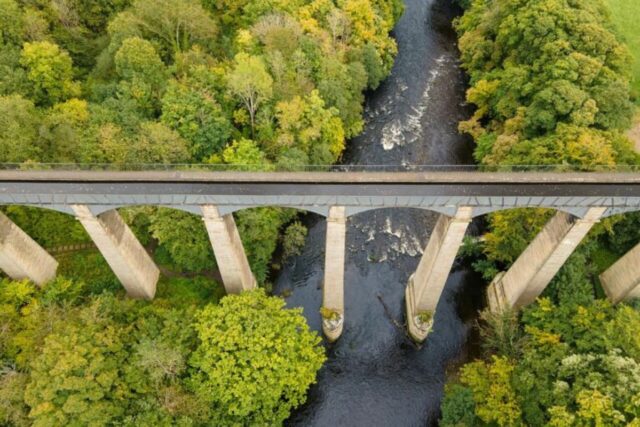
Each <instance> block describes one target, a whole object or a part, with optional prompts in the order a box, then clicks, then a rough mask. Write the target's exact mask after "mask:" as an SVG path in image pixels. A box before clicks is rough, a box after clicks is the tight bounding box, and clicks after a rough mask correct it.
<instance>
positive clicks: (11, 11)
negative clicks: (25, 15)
mask: <svg viewBox="0 0 640 427" xmlns="http://www.w3.org/2000/svg"><path fill="white" fill-rule="evenodd" d="M21 40H22V14H21V11H20V7H19V6H18V3H16V2H15V0H0V46H2V45H5V44H14V45H18V44H19V43H20V41H21Z"/></svg>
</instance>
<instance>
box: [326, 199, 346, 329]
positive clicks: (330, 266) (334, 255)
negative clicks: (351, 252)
mask: <svg viewBox="0 0 640 427" xmlns="http://www.w3.org/2000/svg"><path fill="white" fill-rule="evenodd" d="M346 234H347V216H346V209H345V208H344V207H343V206H332V207H331V208H330V209H329V216H328V217H327V242H326V248H325V249H326V250H325V255H324V257H325V258H324V283H323V285H322V317H323V319H322V330H323V332H324V334H325V336H326V337H327V339H328V340H329V341H335V340H337V339H338V338H339V337H340V335H341V334H342V328H343V326H344V261H345V244H346Z"/></svg>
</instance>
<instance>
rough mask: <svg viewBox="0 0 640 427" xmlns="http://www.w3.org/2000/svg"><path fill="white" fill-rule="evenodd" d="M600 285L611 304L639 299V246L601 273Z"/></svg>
mask: <svg viewBox="0 0 640 427" xmlns="http://www.w3.org/2000/svg"><path fill="white" fill-rule="evenodd" d="M600 283H601V284H602V288H603V289H604V292H605V293H606V294H607V297H609V299H610V300H611V301H612V302H613V303H618V302H620V301H623V300H629V299H633V298H640V244H638V245H636V246H635V247H634V248H633V249H631V250H630V251H629V252H627V253H626V254H625V255H624V256H623V257H622V258H620V259H619V260H618V261H616V262H615V263H614V264H613V265H612V266H611V267H609V268H608V269H607V270H606V271H605V272H604V273H602V274H601V275H600Z"/></svg>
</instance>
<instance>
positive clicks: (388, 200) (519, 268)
mask: <svg viewBox="0 0 640 427" xmlns="http://www.w3.org/2000/svg"><path fill="white" fill-rule="evenodd" d="M0 205H24V206H35V207H41V208H47V209H53V210H56V211H60V212H64V213H68V214H71V215H74V216H75V217H76V218H77V219H78V220H79V221H80V223H81V224H82V225H83V226H84V228H85V229H86V230H87V232H88V234H89V235H90V236H91V238H92V239H93V241H94V243H95V245H96V246H97V248H98V249H99V250H100V252H101V253H102V254H103V256H104V258H105V259H106V261H107V262H108V264H109V266H110V267H111V268H112V270H113V271H114V273H115V274H116V276H117V277H118V279H119V280H120V282H121V283H122V285H123V286H124V287H125V289H126V291H127V293H128V294H129V295H130V296H132V297H134V298H145V299H152V298H153V297H154V294H155V290H156V283H157V281H158V278H159V270H158V268H157V267H156V265H155V264H154V262H153V261H152V259H151V257H150V256H149V255H148V254H147V252H146V251H145V249H144V248H143V247H142V245H141V244H140V242H138V241H137V239H136V238H135V236H134V234H133V233H132V232H131V230H130V229H129V227H128V226H127V225H126V224H125V223H124V221H123V220H122V218H121V217H120V215H119V214H118V211H117V209H118V208H122V207H127V206H136V205H156V206H165V207H171V208H175V209H181V210H184V211H187V212H191V213H194V214H197V215H201V216H202V218H203V221H204V224H205V226H206V229H207V232H208V234H209V237H210V240H211V244H212V247H213V251H214V254H215V257H216V260H217V264H218V266H219V269H220V273H221V275H222V278H223V282H224V286H225V288H226V290H227V292H230V293H238V292H241V291H243V290H249V289H252V288H254V287H255V286H256V281H255V278H254V276H253V274H252V272H251V269H250V267H249V263H248V262H247V258H246V256H245V253H244V249H243V247H242V243H241V241H240V236H239V234H238V230H237V229H236V224H235V221H234V218H233V215H232V214H233V212H236V211H238V210H241V209H246V208H253V207H259V206H281V207H291V208H296V209H301V210H305V211H309V212H314V213H316V214H319V215H322V216H324V217H326V219H327V236H326V255H325V274H324V283H323V307H324V308H325V309H327V310H328V311H329V312H331V313H333V314H334V315H333V316H332V318H331V319H329V318H328V319H325V320H324V322H323V330H324V333H325V335H326V336H327V337H328V339H329V340H336V339H337V338H338V337H339V336H340V334H341V333H342V326H343V319H344V315H345V313H344V292H343V288H344V279H343V273H344V262H345V234H346V223H347V221H348V218H349V217H350V216H353V215H356V214H358V213H361V212H364V211H369V210H373V209H381V208H417V209H425V210H429V211H434V212H437V213H439V219H438V221H437V223H436V226H435V228H434V230H433V233H432V235H431V237H430V239H429V242H428V244H427V246H426V248H425V250H424V253H423V255H422V258H421V260H420V262H419V265H418V267H417V269H416V271H415V273H414V274H413V275H412V276H411V278H410V279H409V283H408V284H407V287H406V309H407V323H408V328H409V332H410V334H411V336H412V337H413V338H414V339H416V340H417V341H422V340H424V339H425V338H426V336H427V334H428V333H429V331H430V330H431V327H432V319H433V314H434V312H435V309H436V307H437V304H438V300H439V299H440V295H441V293H442V289H443V287H444V285H445V282H446V279H447V276H448V275H449V272H450V269H451V267H452V265H453V262H454V259H455V257H456V254H457V252H458V249H459V247H460V245H461V243H462V240H463V237H464V235H465V232H466V230H467V226H468V225H469V223H470V222H471V220H472V219H473V218H474V217H477V216H481V215H484V214H487V213H490V212H495V211H500V210H505V209H513V208H524V207H538V208H550V209H554V210H555V211H556V213H555V216H553V217H552V219H551V220H550V221H549V222H548V223H547V224H546V226H545V227H544V228H543V230H542V231H541V232H540V233H539V234H538V236H537V237H536V238H535V239H534V240H533V241H532V242H531V244H530V245H529V246H528V247H527V248H526V250H525V251H524V252H523V253H522V254H521V255H520V257H519V258H518V259H517V260H516V262H515V263H514V264H513V266H512V267H511V268H510V269H509V270H508V271H506V272H502V273H500V274H499V275H498V276H497V277H496V278H495V280H494V281H493V282H492V283H491V284H490V286H489V288H488V290H487V299H488V302H489V306H490V307H491V308H492V309H493V310H499V309H501V308H505V307H510V308H518V307H521V306H524V305H526V304H529V303H531V302H532V301H534V300H535V299H536V298H537V297H538V296H539V295H540V293H541V292H542V291H543V290H544V288H545V287H546V286H547V284H548V283H549V282H550V281H551V279H552V278H553V277H554V275H555V274H556V273H557V272H558V270H559V269H560V268H561V266H562V265H563V263H564V262H565V261H566V259H567V258H568V257H569V255H571V253H572V252H573V251H574V249H575V248H576V247H577V246H578V244H579V243H580V241H581V240H582V239H583V238H584V237H585V236H586V235H587V233H588V232H589V230H590V229H591V228H592V227H593V226H594V224H596V223H597V222H598V221H599V220H600V219H602V218H605V217H607V216H611V215H615V214H621V213H626V212H634V211H638V210H640V174H636V173H540V172H536V173H529V172H520V173H482V172H389V173H385V172H88V171H66V172H63V171H0ZM56 268H57V262H56V260H55V259H54V258H53V257H52V256H51V255H49V254H48V253H47V252H46V251H45V250H44V249H43V248H42V247H40V246H39V245H38V244H37V243H36V242H35V241H34V240H33V239H31V238H30V237H29V236H28V235H27V234H26V233H25V232H24V231H22V230H21V229H20V228H18V227H17V226H16V225H15V224H14V223H12V222H11V221H10V220H9V218H7V217H6V216H5V215H3V214H0V269H2V270H3V271H4V272H5V273H6V274H7V275H8V276H10V277H12V278H15V279H23V278H28V279H30V280H32V281H33V282H35V283H37V284H39V285H43V284H45V283H46V282H47V281H49V280H51V279H52V278H53V277H54V276H55V274H56ZM600 280H601V283H602V286H603V287H604V290H605V292H606V294H607V296H608V297H609V298H610V299H611V301H613V302H614V303H615V302H619V301H622V300H625V299H630V298H635V297H640V244H639V245H638V246H636V247H635V248H633V249H632V250H631V251H629V253H627V254H626V255H625V256H623V257H622V258H621V259H620V260H618V261H617V262H616V263H615V264H614V265H613V266H611V267H610V268H609V269H608V270H607V271H605V272H604V273H602V275H601V276H600Z"/></svg>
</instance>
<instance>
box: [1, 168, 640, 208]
mask: <svg viewBox="0 0 640 427" xmlns="http://www.w3.org/2000/svg"><path fill="white" fill-rule="evenodd" d="M0 204H22V205H33V206H41V207H48V208H51V209H56V210H60V211H63V212H69V205H70V204H87V205H89V206H90V207H91V208H92V210H93V211H94V212H95V213H99V212H103V211H105V210H109V209H113V208H116V207H123V206H131V205H162V206H169V207H174V208H178V209H183V210H186V211H189V212H194V213H199V212H200V208H199V206H200V205H203V204H215V205H217V206H218V207H219V208H220V210H221V212H223V213H229V212H234V211H236V210H239V209H243V208H247V207H256V206H285V207H295V208H300V209H305V210H309V211H313V212H316V213H319V214H321V215H326V213H327V211H328V208H329V207H330V206H333V205H340V206H345V207H347V212H348V214H349V215H352V214H356V213H359V212H362V211H366V210H370V209H377V208H390V207H415V208H421V209H429V210H434V211H437V212H441V213H445V214H452V213H453V212H455V209H456V207H457V206H462V205H466V206H472V207H474V215H481V214H484V213H487V212H492V211H496V210H501V209H509V208H515V207H549V208H554V209H560V210H564V211H567V212H570V213H573V214H575V215H578V216H582V215H583V214H584V213H585V212H586V210H587V209H588V208H589V207H592V206H603V207H607V208H609V209H608V212H607V215H612V214H615V213H621V212H629V211H635V210H640V173H530V172H519V173H483V172H459V171H458V172H195V171H194V172H191V171H190V172H186V171H180V172H178V171H167V172H162V171H145V172H104V171H95V172H93V171H68V172H63V171H0Z"/></svg>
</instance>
